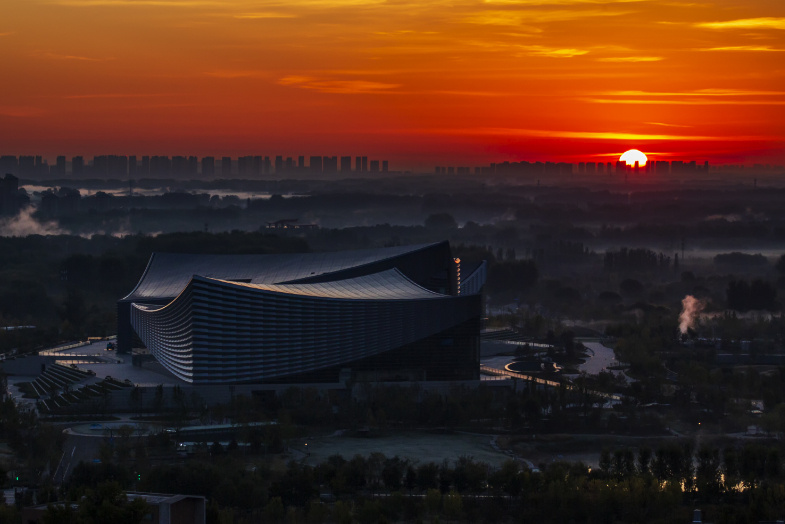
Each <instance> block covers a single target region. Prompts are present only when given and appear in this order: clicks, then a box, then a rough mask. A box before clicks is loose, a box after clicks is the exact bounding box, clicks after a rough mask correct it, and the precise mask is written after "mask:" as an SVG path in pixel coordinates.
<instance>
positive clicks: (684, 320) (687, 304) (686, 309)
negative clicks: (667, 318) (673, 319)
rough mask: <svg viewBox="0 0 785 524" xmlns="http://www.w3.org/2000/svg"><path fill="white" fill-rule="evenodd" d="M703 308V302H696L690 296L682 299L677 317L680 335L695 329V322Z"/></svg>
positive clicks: (696, 300) (695, 299)
mask: <svg viewBox="0 0 785 524" xmlns="http://www.w3.org/2000/svg"><path fill="white" fill-rule="evenodd" d="M705 307H706V302H705V301H704V300H698V299H697V298H695V297H693V296H692V295H687V296H686V297H684V298H683V299H682V301H681V314H680V315H679V331H680V332H681V334H682V335H685V334H686V333H687V330H688V329H690V328H692V327H695V321H696V320H697V319H698V315H699V314H700V312H701V311H703V310H704V308H705Z"/></svg>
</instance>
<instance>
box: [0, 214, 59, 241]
mask: <svg viewBox="0 0 785 524" xmlns="http://www.w3.org/2000/svg"><path fill="white" fill-rule="evenodd" d="M33 211H34V208H33V207H26V208H24V209H22V210H21V211H20V212H19V214H18V215H16V216H14V217H10V218H6V219H3V220H0V236H3V237H24V236H27V235H45V236H46V235H64V234H66V233H67V231H65V230H63V229H61V228H60V226H58V225H57V223H56V222H42V221H39V220H36V219H35V218H33Z"/></svg>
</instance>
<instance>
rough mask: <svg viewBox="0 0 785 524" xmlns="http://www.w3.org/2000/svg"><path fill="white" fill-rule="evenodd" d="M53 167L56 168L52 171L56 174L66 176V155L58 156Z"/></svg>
mask: <svg viewBox="0 0 785 524" xmlns="http://www.w3.org/2000/svg"><path fill="white" fill-rule="evenodd" d="M52 167H53V168H54V169H53V171H54V172H53V173H52V174H53V175H54V176H57V177H64V176H65V156H63V155H60V156H58V157H57V161H56V162H55V165H54V166H52Z"/></svg>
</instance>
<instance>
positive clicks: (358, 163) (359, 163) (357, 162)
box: [354, 156, 363, 173]
mask: <svg viewBox="0 0 785 524" xmlns="http://www.w3.org/2000/svg"><path fill="white" fill-rule="evenodd" d="M354 170H355V172H357V173H362V170H363V159H362V157H360V156H358V157H355V159H354Z"/></svg>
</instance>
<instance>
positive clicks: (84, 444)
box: [52, 430, 104, 484]
mask: <svg viewBox="0 0 785 524" xmlns="http://www.w3.org/2000/svg"><path fill="white" fill-rule="evenodd" d="M103 443H104V437H98V436H95V437H93V436H87V435H75V434H72V433H69V432H68V430H66V439H65V443H64V444H63V456H62V458H61V459H60V463H59V464H58V465H57V469H55V472H54V475H53V476H52V480H53V482H54V483H55V484H62V483H63V482H64V481H65V480H66V479H67V478H68V476H69V475H70V474H71V473H72V472H73V469H74V467H75V466H76V465H77V464H79V462H93V461H94V460H98V459H99V455H100V449H101V445H102V444H103Z"/></svg>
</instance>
